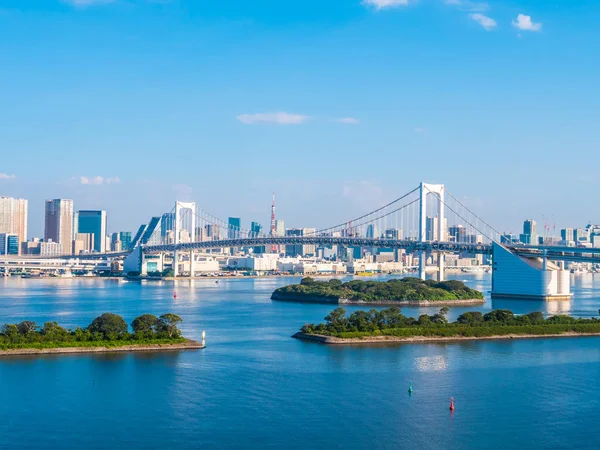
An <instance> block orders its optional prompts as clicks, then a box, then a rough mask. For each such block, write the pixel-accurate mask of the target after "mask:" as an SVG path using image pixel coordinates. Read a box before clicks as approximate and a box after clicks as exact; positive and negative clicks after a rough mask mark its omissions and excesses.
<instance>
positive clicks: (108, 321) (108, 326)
mask: <svg viewBox="0 0 600 450" xmlns="http://www.w3.org/2000/svg"><path fill="white" fill-rule="evenodd" d="M127 328H128V327H127V322H125V320H124V319H123V317H121V316H119V315H118V314H113V313H104V314H102V315H101V316H99V317H96V318H95V319H94V320H93V322H92V323H91V324H90V326H89V327H88V330H89V332H90V333H92V335H95V336H98V335H102V337H103V338H104V339H110V340H116V339H120V338H122V337H123V335H124V334H126V333H127Z"/></svg>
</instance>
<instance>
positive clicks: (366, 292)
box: [271, 278, 485, 306]
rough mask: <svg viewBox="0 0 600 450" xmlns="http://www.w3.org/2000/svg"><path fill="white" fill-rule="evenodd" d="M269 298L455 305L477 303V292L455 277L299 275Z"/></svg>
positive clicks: (299, 300)
mask: <svg viewBox="0 0 600 450" xmlns="http://www.w3.org/2000/svg"><path fill="white" fill-rule="evenodd" d="M271 298H272V299H273V300H287V301H296V302H311V303H335V304H372V305H377V304H379V305H385V304H399V305H415V306H427V305H432V304H434V305H436V306H442V305H459V304H463V305H464V304H468V305H473V304H481V303H484V302H485V300H484V298H483V294H482V293H481V292H479V291H476V290H474V289H471V288H469V287H467V286H466V285H465V284H464V283H462V282H460V281H456V280H450V281H442V282H436V281H433V280H421V279H419V278H401V279H393V280H388V281H362V280H352V281H347V282H346V283H343V282H342V281H341V280H337V279H332V280H329V281H316V280H314V279H312V278H303V279H302V281H301V282H300V284H291V285H289V286H284V287H281V288H279V289H277V290H276V291H275V292H273V294H272V296H271Z"/></svg>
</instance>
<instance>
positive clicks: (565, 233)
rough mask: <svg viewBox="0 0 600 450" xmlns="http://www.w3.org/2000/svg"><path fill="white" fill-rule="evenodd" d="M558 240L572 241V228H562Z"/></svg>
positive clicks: (573, 237)
mask: <svg viewBox="0 0 600 450" xmlns="http://www.w3.org/2000/svg"><path fill="white" fill-rule="evenodd" d="M560 238H561V239H562V240H563V241H569V242H570V241H574V240H575V230H574V229H573V228H563V229H562V230H560Z"/></svg>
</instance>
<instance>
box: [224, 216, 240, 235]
mask: <svg viewBox="0 0 600 450" xmlns="http://www.w3.org/2000/svg"><path fill="white" fill-rule="evenodd" d="M241 225H242V219H240V218H239V217H230V218H229V220H228V221H227V237H228V238H229V239H239V238H240V229H241V228H242V226H241Z"/></svg>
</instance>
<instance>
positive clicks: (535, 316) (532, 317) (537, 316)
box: [527, 312, 544, 325]
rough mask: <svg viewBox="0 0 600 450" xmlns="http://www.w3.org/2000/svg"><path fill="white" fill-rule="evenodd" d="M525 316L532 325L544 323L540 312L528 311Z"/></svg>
mask: <svg viewBox="0 0 600 450" xmlns="http://www.w3.org/2000/svg"><path fill="white" fill-rule="evenodd" d="M527 317H528V318H529V322H531V323H532V324H534V325H538V324H541V323H544V315H543V314H542V313H541V312H532V313H529V314H527Z"/></svg>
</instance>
